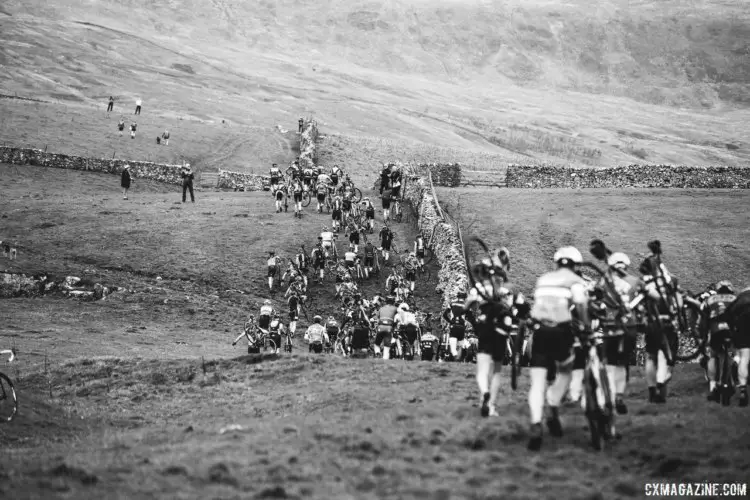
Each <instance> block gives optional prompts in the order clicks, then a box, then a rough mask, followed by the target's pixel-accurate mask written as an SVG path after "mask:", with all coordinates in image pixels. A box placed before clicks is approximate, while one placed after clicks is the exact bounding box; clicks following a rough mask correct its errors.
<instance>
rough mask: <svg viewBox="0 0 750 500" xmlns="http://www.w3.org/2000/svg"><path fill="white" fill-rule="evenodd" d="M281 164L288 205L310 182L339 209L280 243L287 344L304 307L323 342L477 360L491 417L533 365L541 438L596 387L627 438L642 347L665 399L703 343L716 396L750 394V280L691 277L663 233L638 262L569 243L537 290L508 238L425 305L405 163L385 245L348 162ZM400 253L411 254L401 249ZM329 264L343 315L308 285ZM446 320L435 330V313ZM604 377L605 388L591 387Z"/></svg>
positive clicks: (533, 436)
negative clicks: (306, 233)
mask: <svg viewBox="0 0 750 500" xmlns="http://www.w3.org/2000/svg"><path fill="white" fill-rule="evenodd" d="M271 173H272V175H271V180H272V186H274V187H273V188H272V192H273V193H274V198H275V199H276V200H277V206H276V210H277V212H280V211H281V209H282V205H280V204H279V201H281V202H285V200H286V196H287V195H288V193H290V192H291V195H292V197H293V199H294V203H295V216H297V217H299V216H300V215H297V213H298V212H301V205H300V203H301V200H302V195H301V194H300V193H302V194H304V193H305V192H310V191H312V192H315V193H317V202H318V205H317V211H318V212H319V213H321V212H323V210H329V207H330V211H331V213H332V226H331V228H330V229H329V228H328V227H324V228H323V231H322V232H321V234H320V236H318V241H317V243H316V244H315V245H314V246H313V248H312V251H311V252H310V253H308V252H307V250H306V248H305V246H304V245H302V246H300V248H299V251H298V253H297V254H296V255H295V256H294V257H293V258H291V259H288V263H287V264H286V267H285V268H284V266H285V265H284V263H283V259H281V258H280V257H279V256H277V255H275V254H274V252H270V254H269V259H268V286H269V291H271V292H273V291H274V286H275V285H279V286H281V283H283V284H284V285H283V286H284V287H286V292H285V294H284V298H285V299H286V302H287V306H288V317H289V327H288V328H285V327H284V325H283V322H282V321H281V319H280V318H281V314H280V313H279V312H278V311H276V310H275V309H274V308H273V306H272V305H271V301H270V300H266V301H265V303H264V305H263V306H262V307H261V311H260V316H259V318H258V325H257V326H258V327H259V328H260V331H261V332H266V333H267V334H268V337H269V338H270V339H271V340H272V342H271V344H272V345H273V346H275V350H276V351H277V352H278V349H279V346H281V345H282V344H284V347H285V349H287V350H291V349H292V347H291V346H292V343H291V337H292V336H293V335H294V333H295V331H296V323H297V321H298V319H299V315H300V313H302V314H304V315H305V316H308V317H309V316H312V324H311V325H310V326H309V328H307V330H306V332H305V334H304V340H305V341H306V342H307V343H308V345H309V350H310V351H311V352H315V353H323V352H331V353H337V354H342V355H345V356H352V357H366V356H378V357H382V358H383V359H391V358H403V359H422V360H438V361H472V362H476V381H477V385H478V389H479V393H480V407H481V410H480V414H481V416H482V417H490V416H497V415H498V414H499V412H498V409H497V405H498V402H499V401H498V394H499V390H500V387H501V386H502V384H503V383H504V382H503V381H504V380H505V378H504V377H503V376H501V367H502V366H504V365H509V364H510V365H512V366H513V367H514V368H513V369H514V370H515V369H516V368H515V366H516V365H519V366H520V365H524V366H528V371H529V379H530V387H529V391H528V405H529V412H530V439H529V443H528V448H529V449H530V450H539V449H540V448H541V445H542V421H543V420H544V416H545V409H546V425H547V429H548V431H549V434H550V435H552V436H561V435H562V433H563V428H562V424H561V420H560V406H561V405H562V404H563V402H568V403H576V404H578V403H580V404H581V405H582V406H583V407H585V408H589V407H591V400H594V399H596V400H597V401H599V400H601V401H603V402H602V403H601V404H600V409H599V410H598V411H599V413H598V416H597V417H596V418H597V419H599V421H600V422H601V426H600V427H601V429H604V430H603V431H602V433H603V434H602V436H603V439H605V440H616V439H619V438H620V437H621V434H620V433H619V432H617V431H616V430H615V415H622V414H626V413H627V412H628V408H627V404H626V401H625V393H626V389H627V384H628V382H629V378H630V376H629V375H630V374H629V368H630V366H631V365H633V364H635V362H636V358H637V357H638V354H641V353H642V355H643V356H644V357H645V360H644V364H645V378H646V382H647V386H648V401H649V402H650V403H654V404H663V403H665V402H666V401H667V397H668V390H667V387H668V385H669V382H670V380H671V378H672V369H673V367H674V366H675V363H676V362H677V361H678V360H688V359H694V358H695V357H697V356H700V357H701V366H702V367H703V368H704V370H705V377H706V381H707V382H708V384H707V385H708V387H707V388H708V400H709V401H711V402H721V403H722V404H724V405H728V404H730V403H729V401H730V399H731V397H732V396H733V394H734V393H735V392H737V391H738V392H739V405H740V406H742V407H746V406H747V405H748V394H747V378H748V361H750V288H746V289H744V290H742V291H741V292H740V293H736V291H735V289H734V286H733V285H732V284H731V283H730V282H728V281H719V282H718V283H716V284H713V285H711V286H709V287H707V289H706V290H704V291H702V292H700V293H697V294H691V293H689V292H687V291H685V290H683V289H682V288H681V287H680V285H679V281H678V280H677V278H676V277H674V276H673V275H672V274H671V273H670V272H669V270H668V269H667V267H666V266H665V264H664V263H663V262H662V260H661V255H662V252H661V244H660V242H659V241H652V242H650V243H649V244H648V246H649V249H650V250H651V254H650V255H649V256H648V257H647V258H646V259H645V260H644V261H643V262H642V263H641V264H640V266H639V267H638V268H637V272H636V270H634V269H633V268H632V266H631V261H630V258H629V257H628V256H627V255H626V254H625V253H623V252H612V251H610V250H609V249H608V248H606V246H605V245H604V243H603V242H602V241H600V240H594V241H592V243H591V247H590V249H589V250H590V253H591V255H593V256H594V257H595V258H596V260H597V261H599V263H600V264H599V265H597V264H593V263H590V262H587V261H584V259H583V256H582V254H581V252H580V251H579V250H578V249H576V248H575V247H562V248H560V249H558V250H557V252H556V253H555V254H554V256H553V258H552V260H553V262H554V264H555V269H554V270H552V271H550V272H548V273H545V274H543V275H542V276H541V277H540V278H539V279H538V280H537V283H536V287H535V289H534V292H533V300H531V301H528V300H527V299H526V297H524V295H523V294H522V293H521V292H520V291H519V290H518V288H517V287H516V286H515V285H514V284H513V283H512V282H510V281H509V279H508V273H509V270H510V256H509V252H508V251H507V249H506V248H500V249H497V250H494V251H492V252H489V251H488V252H487V256H486V257H485V258H481V259H479V260H478V261H476V262H469V261H468V260H467V267H468V268H469V270H470V275H471V278H472V280H471V281H472V286H471V289H470V290H469V291H468V293H466V292H458V293H457V295H456V297H455V298H454V299H453V300H452V301H451V303H450V306H449V307H448V308H446V309H445V310H444V311H442V314H439V315H437V316H438V317H433V314H431V313H428V312H426V311H421V310H419V309H418V308H417V306H416V304H415V301H414V295H413V294H414V290H415V286H416V284H417V283H418V282H419V280H418V278H417V277H418V276H420V275H421V274H422V273H426V272H428V271H429V270H428V268H427V266H425V253H426V252H427V251H428V250H427V247H428V245H426V243H425V241H424V239H423V237H422V236H421V235H419V236H417V238H416V239H415V241H414V243H413V247H411V245H410V247H411V248H408V249H407V248H401V249H397V248H396V246H395V245H394V242H393V240H394V235H393V232H392V230H391V228H390V226H389V216H390V214H389V210H390V208H391V202H392V200H393V198H394V197H396V198H398V197H399V196H400V195H401V193H400V192H399V191H400V187H401V185H402V182H403V180H402V177H401V173H400V172H398V169H393V168H391V167H388V166H384V168H383V171H382V172H381V187H380V192H381V194H384V196H383V205H382V206H383V219H384V222H383V226H382V228H381V229H380V230H379V232H378V240H379V246H378V247H375V245H374V244H373V241H372V238H371V236H370V235H373V234H374V232H375V222H374V221H375V213H374V212H375V209H374V207H373V205H372V203H371V202H370V201H369V199H368V198H364V200H362V201H361V207H362V208H361V209H357V208H355V207H357V206H358V204H359V202H360V200H359V199H355V198H356V197H358V196H361V194H359V191H358V190H357V189H356V188H355V187H354V185H353V183H352V182H351V180H350V178H349V176H348V175H344V174H343V173H342V171H341V170H340V169H339V168H338V167H337V166H334V167H333V169H331V171H330V173H327V172H324V171H322V169H320V168H317V169H299V168H297V167H296V166H295V165H292V166H291V167H290V169H288V170H287V173H288V174H289V177H288V179H289V181H285V180H284V177H283V176H282V175H281V172H280V171H279V170H278V169H276V170H273V169H272V172H271ZM290 190H291V191H290ZM279 192H282V196H281V197H279V195H278V193H279ZM394 193H395V194H394ZM284 208H285V207H284ZM341 232H343V233H344V235H345V239H346V241H345V244H347V243H348V247H347V249H346V251H343V252H341V253H342V254H343V255H339V251H338V245H337V237H338V234H340V233H341ZM391 253H394V254H396V255H400V257H399V258H398V260H396V259H392V258H391ZM385 263H389V264H390V267H391V270H390V274H389V275H388V276H387V279H385V289H384V290H383V292H382V293H375V294H373V295H372V296H371V297H369V298H366V297H365V294H364V293H363V291H362V290H361V285H362V284H363V283H365V282H366V281H367V280H370V279H372V278H373V277H376V278H380V277H381V276H384V274H381V273H382V269H381V266H382V265H383V264H385ZM600 266H601V267H600ZM282 271H283V275H282ZM594 271H595V272H594ZM638 274H640V275H638ZM327 278H329V279H330V280H331V281H333V283H334V286H335V290H336V295H335V296H336V299H337V300H338V301H339V307H340V311H341V314H340V319H336V318H335V317H334V315H329V316H328V318H327V319H326V320H325V321H324V319H323V317H322V316H321V315H317V314H316V315H312V314H311V313H310V311H312V310H314V309H315V306H314V304H313V303H312V299H311V297H312V294H310V293H308V290H309V287H310V286H311V285H312V284H313V283H312V282H313V281H314V284H317V285H322V284H324V283H325V282H326V279H327ZM275 280H278V282H277V281H275ZM436 320H437V321H440V320H442V325H443V327H444V328H442V331H438V332H437V335H435V334H434V333H433V326H432V325H433V323H434V322H435V321H436ZM246 327H247V324H246ZM248 332H249V330H248V328H246V330H245V333H244V335H245V336H247V338H248V342H249V352H257V350H258V348H259V347H258V343H257V342H253V338H252V336H251V335H249V333H248ZM284 336H286V337H287V338H286V341H285V342H284V341H283V340H282V337H284ZM241 337H242V335H240V337H238V340H239V338H241ZM236 342H237V340H235V343H236ZM641 344H642V345H641ZM595 367H601V369H600V370H598V371H597V370H595V369H594V368H595ZM512 383H513V384H515V372H514V377H513V382H512ZM597 384H598V389H596V390H594V391H593V392H589V391H588V390H587V388H590V387H592V385H593V386H596V385H597ZM514 389H515V385H514ZM587 399H588V401H587ZM601 401H600V402H601ZM587 405H588V406H587ZM586 411H587V415H588V414H589V410H586ZM591 422H592V421H591V420H590V423H591ZM590 427H596V425H595V424H594V423H591V425H590ZM592 433H593V431H592Z"/></svg>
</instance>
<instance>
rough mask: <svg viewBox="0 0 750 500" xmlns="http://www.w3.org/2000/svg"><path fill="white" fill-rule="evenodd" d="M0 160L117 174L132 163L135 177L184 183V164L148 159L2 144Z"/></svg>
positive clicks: (1, 161) (170, 182) (0, 161)
mask: <svg viewBox="0 0 750 500" xmlns="http://www.w3.org/2000/svg"><path fill="white" fill-rule="evenodd" d="M0 163H10V164H13V165H35V166H40V167H52V168H65V169H69V170H87V171H92V172H105V173H109V174H117V175H119V174H121V173H122V171H123V169H124V167H125V165H126V164H127V165H130V172H131V174H132V175H133V177H134V178H135V179H151V180H154V181H159V182H165V183H167V184H182V178H181V177H180V168H181V165H166V164H162V163H152V162H148V161H130V160H120V159H107V158H85V157H82V156H72V155H66V154H60V153H46V152H44V151H43V150H41V149H27V148H11V147H0Z"/></svg>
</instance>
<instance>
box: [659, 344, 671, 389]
mask: <svg viewBox="0 0 750 500" xmlns="http://www.w3.org/2000/svg"><path fill="white" fill-rule="evenodd" d="M658 357H659V364H658V365H657V367H656V383H657V384H659V383H662V384H664V383H666V382H668V379H669V366H667V358H666V356H664V353H663V352H662V351H659V354H658Z"/></svg>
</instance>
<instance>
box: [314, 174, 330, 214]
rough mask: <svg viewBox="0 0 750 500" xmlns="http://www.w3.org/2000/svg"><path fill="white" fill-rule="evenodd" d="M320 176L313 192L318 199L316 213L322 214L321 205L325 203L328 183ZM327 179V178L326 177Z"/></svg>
mask: <svg viewBox="0 0 750 500" xmlns="http://www.w3.org/2000/svg"><path fill="white" fill-rule="evenodd" d="M321 177H323V176H322V175H321V176H319V177H318V183H317V184H316V185H315V192H316V193H317V197H318V213H319V214H320V213H323V204H324V203H325V202H326V196H328V186H329V183H328V181H327V180H326V179H321ZM326 177H328V176H326Z"/></svg>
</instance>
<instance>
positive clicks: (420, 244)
mask: <svg viewBox="0 0 750 500" xmlns="http://www.w3.org/2000/svg"><path fill="white" fill-rule="evenodd" d="M414 251H415V252H419V251H424V239H422V238H417V239H416V241H415V242H414Z"/></svg>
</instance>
